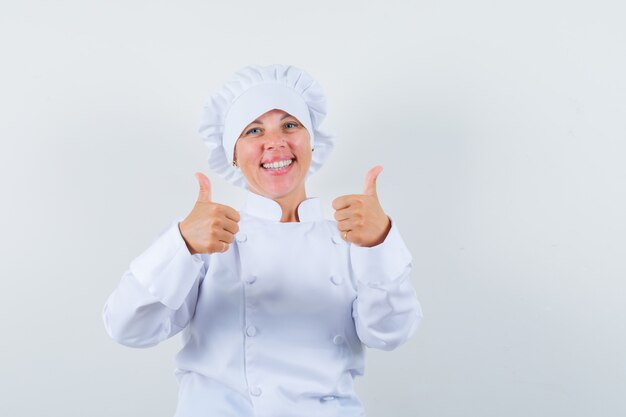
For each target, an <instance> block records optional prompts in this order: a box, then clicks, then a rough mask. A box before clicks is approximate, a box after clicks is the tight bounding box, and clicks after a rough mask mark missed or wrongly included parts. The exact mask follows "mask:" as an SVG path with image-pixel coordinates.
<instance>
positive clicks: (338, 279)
mask: <svg viewBox="0 0 626 417" xmlns="http://www.w3.org/2000/svg"><path fill="white" fill-rule="evenodd" d="M330 280H331V281H332V283H333V284H335V285H341V283H342V282H343V278H341V277H340V276H338V275H332V276H331V277H330Z"/></svg>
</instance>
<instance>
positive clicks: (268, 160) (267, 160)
mask: <svg viewBox="0 0 626 417" xmlns="http://www.w3.org/2000/svg"><path fill="white" fill-rule="evenodd" d="M288 159H292V160H294V161H295V159H296V157H295V156H289V155H282V156H273V157H271V158H268V159H266V160H264V161H261V165H263V164H271V163H272V162H278V161H286V160H288Z"/></svg>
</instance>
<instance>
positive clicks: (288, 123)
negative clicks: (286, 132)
mask: <svg viewBox="0 0 626 417" xmlns="http://www.w3.org/2000/svg"><path fill="white" fill-rule="evenodd" d="M289 126H293V127H298V123H296V122H287V123H285V127H286V128H287V129H289ZM293 127H292V128H293Z"/></svg>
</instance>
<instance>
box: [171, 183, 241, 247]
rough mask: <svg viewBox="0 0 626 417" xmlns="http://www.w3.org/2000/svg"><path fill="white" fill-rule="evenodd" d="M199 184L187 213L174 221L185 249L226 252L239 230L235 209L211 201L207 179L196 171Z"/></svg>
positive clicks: (237, 214)
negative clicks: (176, 221)
mask: <svg viewBox="0 0 626 417" xmlns="http://www.w3.org/2000/svg"><path fill="white" fill-rule="evenodd" d="M196 179H197V180H198V184H199V185H200V192H199V193H198V200H197V201H196V204H195V205H194V207H193V209H192V210H191V213H189V215H187V217H185V219H184V220H183V221H182V222H180V223H179V224H178V228H179V229H180V234H181V235H182V237H183V239H184V240H185V243H186V244H187V248H188V249H189V253H191V254H192V255H193V254H195V253H215V252H226V251H227V250H228V248H229V247H230V244H231V243H233V240H234V239H235V234H236V233H237V232H238V231H239V225H238V224H237V223H238V222H239V218H240V217H239V213H238V212H237V211H236V210H235V209H233V208H232V207H229V206H225V205H223V204H218V203H214V202H212V201H211V182H210V181H209V179H208V178H207V177H206V175H204V174H202V173H200V172H196Z"/></svg>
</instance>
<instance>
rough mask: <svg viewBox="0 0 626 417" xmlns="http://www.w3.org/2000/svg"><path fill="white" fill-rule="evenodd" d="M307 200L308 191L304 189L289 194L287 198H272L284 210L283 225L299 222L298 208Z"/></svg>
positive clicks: (281, 219)
mask: <svg viewBox="0 0 626 417" xmlns="http://www.w3.org/2000/svg"><path fill="white" fill-rule="evenodd" d="M306 198H307V197H306V191H305V190H304V187H302V188H301V189H299V190H297V191H294V192H292V193H289V194H288V195H286V196H283V197H277V198H272V200H274V201H276V202H277V203H278V204H279V205H280V208H281V209H282V210H283V215H282V216H281V218H280V221H281V223H287V222H299V221H300V218H299V217H298V206H299V205H300V203H302V202H303V201H304V200H306Z"/></svg>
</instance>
